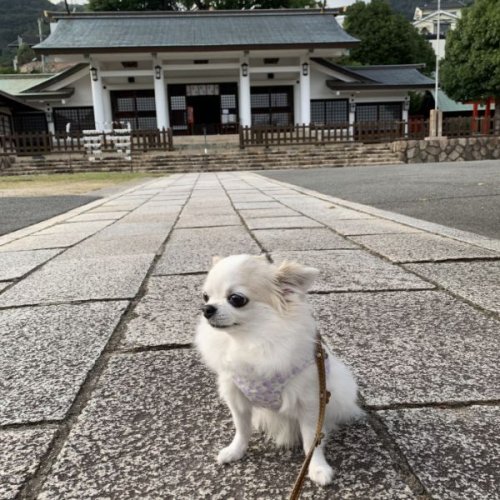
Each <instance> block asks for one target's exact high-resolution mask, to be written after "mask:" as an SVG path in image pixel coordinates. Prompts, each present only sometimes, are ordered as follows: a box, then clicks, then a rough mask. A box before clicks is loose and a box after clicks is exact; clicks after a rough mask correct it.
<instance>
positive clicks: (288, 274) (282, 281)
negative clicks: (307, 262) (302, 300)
mask: <svg viewBox="0 0 500 500" xmlns="http://www.w3.org/2000/svg"><path fill="white" fill-rule="evenodd" d="M318 274H319V271H318V270H317V269H315V268H314V267H307V266H303V265H302V264H298V263H297V262H290V261H287V260H285V261H283V262H282V263H281V264H280V266H279V267H278V271H277V273H276V280H277V282H278V284H279V286H280V288H281V289H282V291H283V292H284V293H285V294H287V293H293V292H295V291H301V292H304V293H305V292H307V290H309V288H310V287H311V285H312V283H313V281H314V280H315V279H316V277H317V276H318Z"/></svg>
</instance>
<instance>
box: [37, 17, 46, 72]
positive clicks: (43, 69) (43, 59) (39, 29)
mask: <svg viewBox="0 0 500 500" xmlns="http://www.w3.org/2000/svg"><path fill="white" fill-rule="evenodd" d="M42 22H43V20H42V18H41V17H39V18H38V37H39V38H40V43H42V42H43V31H42ZM42 73H45V56H44V55H42Z"/></svg>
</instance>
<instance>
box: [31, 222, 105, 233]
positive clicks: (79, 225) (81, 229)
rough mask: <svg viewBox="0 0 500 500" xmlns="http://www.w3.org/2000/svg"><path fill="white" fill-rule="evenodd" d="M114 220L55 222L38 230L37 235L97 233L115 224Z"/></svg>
mask: <svg viewBox="0 0 500 500" xmlns="http://www.w3.org/2000/svg"><path fill="white" fill-rule="evenodd" d="M113 222H114V221H113V220H102V221H92V222H64V223H61V224H55V225H54V226H50V227H48V228H47V229H43V230H42V231H38V232H37V233H36V234H37V235H42V234H61V233H62V234H69V233H79V234H85V235H90V234H94V233H97V231H100V230H101V229H103V228H105V227H106V226H109V225H110V224H113Z"/></svg>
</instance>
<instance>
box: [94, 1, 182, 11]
mask: <svg viewBox="0 0 500 500" xmlns="http://www.w3.org/2000/svg"><path fill="white" fill-rule="evenodd" d="M177 6H178V2H176V1H175V0H89V3H88V4H87V8H88V9H89V10H107V11H109V10H123V11H134V10H178V7H177Z"/></svg>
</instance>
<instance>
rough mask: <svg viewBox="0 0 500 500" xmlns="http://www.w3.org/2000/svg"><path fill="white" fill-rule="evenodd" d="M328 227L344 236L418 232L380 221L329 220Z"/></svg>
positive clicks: (394, 223)
mask: <svg viewBox="0 0 500 500" xmlns="http://www.w3.org/2000/svg"><path fill="white" fill-rule="evenodd" d="M328 227H331V228H332V229H333V230H335V231H337V232H338V233H340V234H344V235H346V236H353V235H366V234H385V233H418V232H420V231H419V230H418V229H415V228H413V227H410V226H404V225H403V224H397V223H396V222H392V221H388V220H381V219H354V220H345V219H340V220H331V221H329V222H328Z"/></svg>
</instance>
